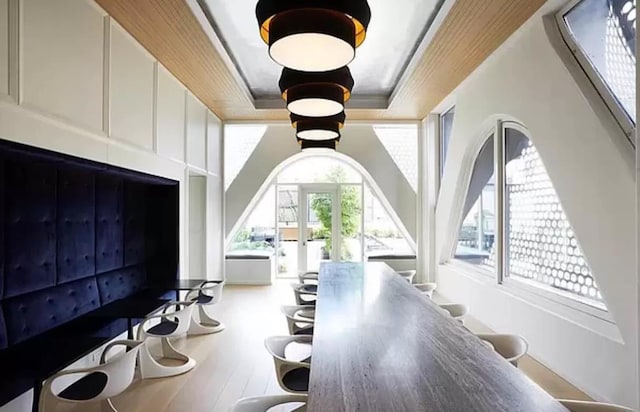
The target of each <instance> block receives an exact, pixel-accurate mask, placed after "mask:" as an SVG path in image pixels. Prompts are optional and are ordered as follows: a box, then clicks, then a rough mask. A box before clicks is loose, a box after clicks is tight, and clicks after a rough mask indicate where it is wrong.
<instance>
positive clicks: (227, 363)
mask: <svg viewBox="0 0 640 412" xmlns="http://www.w3.org/2000/svg"><path fill="white" fill-rule="evenodd" d="M283 304H294V301H293V293H292V292H291V289H290V287H289V282H288V281H280V282H278V283H277V284H275V285H274V286H272V287H240V286H228V287H225V290H224V299H223V301H222V302H221V303H220V304H219V305H216V307H215V309H214V310H212V311H211V312H212V314H213V315H215V317H216V318H217V319H218V320H220V321H222V322H224V323H225V324H226V325H227V329H226V330H225V331H223V332H221V333H219V334H216V335H208V336H201V337H190V338H188V339H186V338H185V339H180V340H178V341H177V342H176V346H177V347H179V348H181V349H182V350H183V351H184V352H185V353H188V354H189V355H190V356H192V357H193V358H194V359H195V360H196V362H197V366H196V367H195V369H193V370H192V371H191V372H189V373H187V374H185V375H182V376H177V377H172V378H165V379H157V380H145V381H141V380H136V381H135V383H134V384H133V385H132V386H131V388H130V389H129V390H128V391H127V392H126V393H124V394H122V395H120V396H118V397H116V398H114V399H113V403H114V405H115V406H116V408H118V409H119V410H120V411H121V412H134V411H139V412H149V411H152V412H165V411H166V412H185V411H189V412H200V411H207V412H212V411H215V412H218V411H220V412H226V411H228V409H229V407H230V406H231V405H232V404H233V403H234V402H235V401H236V400H237V399H239V398H241V397H244V396H252V395H263V394H276V393H282V391H281V390H280V389H279V387H278V384H277V382H276V379H275V374H274V367H273V361H272V359H271V358H270V356H269V355H268V354H267V351H266V350H265V348H264V344H263V341H264V338H265V337H267V336H271V335H281V334H285V335H286V334H287V328H286V322H285V319H284V317H283V316H282V314H281V313H280V305H283ZM467 326H468V327H469V328H470V329H472V330H474V331H477V332H484V331H487V328H486V327H484V326H483V325H482V324H480V323H479V322H477V321H474V320H473V319H469V320H468V322H467ZM521 369H522V370H523V371H524V372H525V373H526V374H528V375H529V376H530V377H531V378H532V379H533V380H534V381H536V382H537V383H538V384H539V385H540V386H542V387H543V388H544V389H545V390H547V391H548V392H549V393H550V394H551V395H552V396H554V397H557V398H571V399H588V397H587V396H586V395H584V394H583V393H581V392H580V391H578V390H577V389H576V388H574V387H573V386H571V385H570V384H568V383H567V382H566V381H564V380H563V379H561V378H560V377H558V376H557V375H555V374H554V373H553V372H551V371H550V370H549V369H547V368H545V367H544V366H542V365H541V364H539V363H538V362H536V361H535V360H533V359H532V358H529V357H528V358H526V359H525V360H523V361H521ZM47 410H48V411H77V412H79V411H82V412H91V411H99V407H92V406H87V405H76V406H74V405H68V404H62V403H58V402H56V400H55V399H52V398H50V399H48V400H47Z"/></svg>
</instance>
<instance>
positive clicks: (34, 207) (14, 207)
mask: <svg viewBox="0 0 640 412" xmlns="http://www.w3.org/2000/svg"><path fill="white" fill-rule="evenodd" d="M56 177H57V170H56V168H55V167H54V166H53V165H52V164H50V163H45V162H41V161H36V162H32V163H27V162H26V161H25V159H11V160H9V159H6V160H5V172H4V190H5V219H4V231H5V259H6V262H5V271H4V278H5V279H4V297H5V298H8V297H12V296H17V295H21V294H24V293H30V292H35V291H37V290H41V289H45V288H49V287H52V286H55V285H56V194H57V190H56V189H57V180H56Z"/></svg>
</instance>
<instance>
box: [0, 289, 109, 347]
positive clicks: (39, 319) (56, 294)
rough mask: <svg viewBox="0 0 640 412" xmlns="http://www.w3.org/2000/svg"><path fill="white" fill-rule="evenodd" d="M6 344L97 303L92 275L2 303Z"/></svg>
mask: <svg viewBox="0 0 640 412" xmlns="http://www.w3.org/2000/svg"><path fill="white" fill-rule="evenodd" d="M2 305H3V307H4V313H5V321H6V323H7V338H8V342H9V345H15V344H16V343H19V342H22V341H24V340H26V339H28V338H30V337H32V336H36V335H38V334H40V333H42V332H45V331H47V330H49V329H52V328H54V327H56V326H58V325H61V324H63V323H65V322H68V321H69V320H71V319H74V318H76V317H78V316H81V315H83V314H85V313H87V312H90V311H92V310H95V309H97V308H98V307H99V306H100V298H99V296H98V286H97V284H96V278H95V277H90V278H85V279H81V280H77V281H75V282H70V283H65V284H64V285H60V286H56V287H52V288H49V289H46V290H42V291H39V292H34V293H29V294H26V295H21V296H17V297H15V298H12V299H7V300H5V301H3V303H2Z"/></svg>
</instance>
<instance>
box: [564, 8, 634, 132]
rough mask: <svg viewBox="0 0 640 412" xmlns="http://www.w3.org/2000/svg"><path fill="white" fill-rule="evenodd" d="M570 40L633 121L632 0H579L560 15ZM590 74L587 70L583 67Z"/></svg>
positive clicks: (598, 80)
mask: <svg viewBox="0 0 640 412" xmlns="http://www.w3.org/2000/svg"><path fill="white" fill-rule="evenodd" d="M562 17H563V22H564V24H566V26H567V27H568V29H569V33H570V36H571V39H570V40H572V41H573V42H575V44H576V45H577V47H578V49H579V50H578V53H582V54H583V55H584V56H585V57H586V59H587V60H588V62H589V63H590V66H591V67H592V68H593V69H595V71H596V73H597V75H598V77H599V79H592V80H595V81H597V82H604V83H605V84H606V87H607V88H608V90H609V92H610V94H611V95H613V96H614V98H615V99H616V100H617V102H618V104H619V105H620V106H621V107H622V108H623V109H624V111H625V112H626V115H627V116H628V117H629V119H630V120H631V121H633V123H634V124H635V122H636V41H635V38H636V0H582V1H580V2H578V3H577V4H575V6H574V7H572V8H571V9H570V10H569V11H567V12H566V13H565V14H563V16H562ZM585 71H586V72H587V74H588V75H589V74H591V73H590V71H589V70H585Z"/></svg>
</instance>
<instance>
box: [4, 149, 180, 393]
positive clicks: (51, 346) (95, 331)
mask: <svg viewBox="0 0 640 412" xmlns="http://www.w3.org/2000/svg"><path fill="white" fill-rule="evenodd" d="M177 265H178V183H177V182H175V181H171V180H167V179H163V178H158V177H155V176H149V175H144V174H141V173H136V172H132V171H128V170H123V169H119V168H115V167H111V166H107V165H103V164H99V163H95V162H91V161H88V160H83V159H77V158H73V157H69V156H65V155H60V154H57V153H52V152H48V151H44V150H40V149H35V148H31V147H26V146H22V145H18V144H15V143H10V142H3V141H0V370H1V371H2V372H1V373H0V406H2V405H4V404H6V403H7V402H9V401H11V400H12V399H14V398H15V397H17V396H19V395H20V394H22V393H24V392H25V391H28V390H29V389H31V388H32V387H33V388H35V389H36V393H35V396H34V397H35V398H36V399H37V390H38V388H39V385H40V384H41V383H42V380H43V379H46V378H47V377H48V376H50V375H52V374H54V373H56V372H58V371H59V370H61V369H64V368H65V367H66V366H68V365H69V364H71V363H73V362H74V361H76V360H78V359H80V358H82V357H84V356H85V355H86V354H88V353H90V352H92V351H93V350H95V349H96V348H99V347H100V346H102V345H103V344H105V343H107V342H108V341H109V340H112V339H113V338H115V337H117V336H119V335H121V334H122V333H124V332H126V331H129V332H131V330H132V327H133V325H135V324H136V323H137V322H138V320H139V319H140V318H143V317H144V316H145V315H146V314H148V313H149V312H152V311H154V310H155V309H157V308H159V307H161V306H162V305H163V304H164V303H165V302H166V301H167V300H168V299H171V298H172V297H173V296H174V292H173V291H172V290H169V289H166V287H165V286H161V285H167V284H168V283H170V282H171V281H172V280H175V278H176V276H177ZM163 288H164V289H163ZM34 405H35V403H34Z"/></svg>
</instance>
